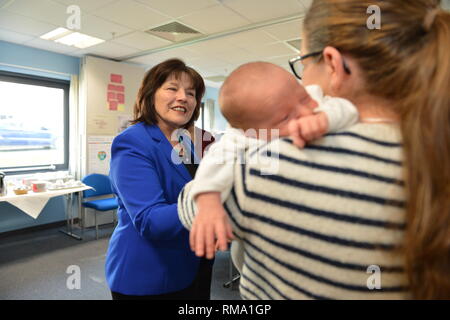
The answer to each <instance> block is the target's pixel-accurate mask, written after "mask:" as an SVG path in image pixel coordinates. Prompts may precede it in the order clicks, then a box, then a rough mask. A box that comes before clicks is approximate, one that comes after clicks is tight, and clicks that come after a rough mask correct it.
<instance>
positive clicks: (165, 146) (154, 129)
mask: <svg viewBox="0 0 450 320" xmlns="http://www.w3.org/2000/svg"><path fill="white" fill-rule="evenodd" d="M145 127H146V129H147V132H148V133H149V135H150V136H151V137H152V138H153V139H154V140H155V141H157V142H158V147H159V148H160V150H161V152H162V153H163V154H164V156H165V157H166V159H167V161H168V163H169V164H170V166H172V167H173V168H175V170H176V171H177V172H178V173H179V174H180V175H181V176H182V177H183V178H184V179H185V180H186V181H187V182H188V181H191V180H192V177H191V175H190V174H189V171H188V170H187V169H186V167H185V166H184V164H183V163H181V161H180V162H176V163H175V161H173V160H172V151H173V147H172V145H171V144H170V142H169V141H168V140H167V138H166V137H165V136H164V134H163V133H162V131H161V129H159V127H158V126H157V125H153V126H145ZM174 157H178V155H175V154H174ZM175 159H176V160H178V158H175Z"/></svg>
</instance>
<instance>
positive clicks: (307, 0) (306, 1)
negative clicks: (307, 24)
mask: <svg viewBox="0 0 450 320" xmlns="http://www.w3.org/2000/svg"><path fill="white" fill-rule="evenodd" d="M298 2H300V4H301V5H302V6H303V7H304V8H305V12H306V11H307V10H308V9H309V7H311V3H312V2H313V0H298Z"/></svg>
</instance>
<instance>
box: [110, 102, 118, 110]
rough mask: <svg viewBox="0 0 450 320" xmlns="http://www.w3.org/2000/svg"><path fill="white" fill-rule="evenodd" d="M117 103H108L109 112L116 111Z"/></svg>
mask: <svg viewBox="0 0 450 320" xmlns="http://www.w3.org/2000/svg"><path fill="white" fill-rule="evenodd" d="M117 104H118V103H117V101H110V102H109V110H117Z"/></svg>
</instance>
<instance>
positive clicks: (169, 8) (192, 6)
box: [137, 0, 217, 18]
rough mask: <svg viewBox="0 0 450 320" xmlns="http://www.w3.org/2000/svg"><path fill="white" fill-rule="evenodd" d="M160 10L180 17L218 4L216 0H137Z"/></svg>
mask: <svg viewBox="0 0 450 320" xmlns="http://www.w3.org/2000/svg"><path fill="white" fill-rule="evenodd" d="M137 1H138V2H141V3H144V4H146V5H148V6H150V7H151V8H152V9H155V10H157V11H158V12H160V13H162V14H165V15H168V16H171V17H173V18H178V17H181V16H185V15H188V14H191V13H193V12H195V11H197V10H201V9H204V8H207V7H210V6H213V5H216V4H217V1H216V0H189V1H179V0H137Z"/></svg>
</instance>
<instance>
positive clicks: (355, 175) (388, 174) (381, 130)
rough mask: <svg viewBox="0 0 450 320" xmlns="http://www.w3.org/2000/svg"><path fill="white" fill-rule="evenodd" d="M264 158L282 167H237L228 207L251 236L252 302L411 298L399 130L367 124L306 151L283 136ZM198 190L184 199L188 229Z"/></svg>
mask: <svg viewBox="0 0 450 320" xmlns="http://www.w3.org/2000/svg"><path fill="white" fill-rule="evenodd" d="M276 144H278V145H276ZM275 145H276V147H274V146H275ZM268 150H269V151H270V152H267V151H268ZM258 155H259V156H260V157H266V158H267V157H271V158H273V161H278V170H277V172H275V173H274V174H272V175H267V174H264V170H263V168H262V167H261V165H260V164H259V163H258V162H257V161H256V162H255V161H253V162H252V161H250V160H251V159H249V161H248V162H247V164H244V165H241V164H238V165H236V166H235V181H234V187H233V190H232V193H231V196H230V197H229V198H228V200H227V201H226V203H225V205H224V206H225V209H226V210H227V212H228V213H229V215H230V220H231V221H232V224H233V228H234V231H235V233H236V234H237V235H238V236H239V238H240V239H242V242H241V244H242V247H243V251H244V252H243V254H244V263H243V266H242V278H241V287H240V290H241V296H242V297H243V298H244V299H402V298H407V297H408V290H407V280H406V277H405V273H404V268H403V256H402V255H401V254H400V253H399V251H398V250H397V249H398V247H399V246H400V244H401V243H402V241H403V232H404V228H405V214H404V207H405V205H406V204H405V201H406V200H405V194H404V193H405V192H404V185H405V183H404V181H403V178H402V162H403V161H402V144H401V139H400V134H399V130H398V129H397V128H396V127H393V126H391V125H368V124H358V125H356V126H354V127H352V128H351V129H349V130H347V131H345V132H340V133H337V134H332V135H327V136H326V137H324V138H323V139H321V140H319V141H317V142H316V143H314V144H312V145H310V146H308V147H307V148H305V149H304V150H299V149H297V148H296V147H295V146H293V145H292V143H291V141H290V140H287V139H283V140H278V141H274V142H272V143H270V144H268V145H267V146H265V147H263V148H262V149H260V150H258V153H254V154H253V155H252V157H255V156H258ZM266 160H267V159H266ZM189 189H190V185H189V184H188V185H186V188H185V192H183V193H182V195H181V196H180V199H179V205H180V206H179V211H180V218H181V220H182V221H183V223H184V224H185V225H186V226H187V227H190V224H191V223H192V217H193V216H194V214H195V213H194V209H193V207H192V205H189V203H190V202H192V201H191V198H190V196H189ZM371 265H376V266H379V267H380V269H381V289H380V290H377V289H374V290H370V289H368V287H367V281H368V279H369V277H370V276H371V275H372V274H371V273H367V269H368V267H369V266H371Z"/></svg>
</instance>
